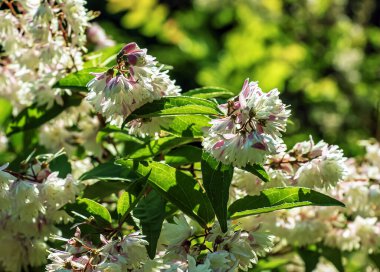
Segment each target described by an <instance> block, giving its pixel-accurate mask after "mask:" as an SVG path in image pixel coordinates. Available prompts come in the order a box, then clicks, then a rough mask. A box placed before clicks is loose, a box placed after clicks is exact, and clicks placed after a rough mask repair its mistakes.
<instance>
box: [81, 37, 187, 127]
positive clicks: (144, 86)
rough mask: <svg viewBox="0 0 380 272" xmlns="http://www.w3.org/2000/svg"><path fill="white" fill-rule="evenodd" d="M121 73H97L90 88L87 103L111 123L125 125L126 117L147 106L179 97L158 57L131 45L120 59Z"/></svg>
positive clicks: (120, 53)
mask: <svg viewBox="0 0 380 272" xmlns="http://www.w3.org/2000/svg"><path fill="white" fill-rule="evenodd" d="M116 61H117V63H118V65H117V67H116V68H117V70H118V72H117V74H116V76H115V77H114V71H113V69H109V70H108V71H107V72H104V73H98V74H95V76H96V77H95V78H94V79H92V80H91V81H90V82H89V83H88V84H87V87H88V89H89V90H90V92H89V93H88V95H87V100H88V101H89V102H90V103H91V104H92V105H94V107H95V110H96V111H97V112H100V113H101V114H102V115H104V117H106V120H107V122H111V124H115V125H121V124H122V122H123V121H124V119H125V118H126V117H128V116H129V115H130V114H131V113H132V112H133V111H134V110H136V109H137V108H140V107H141V106H142V105H144V104H146V103H150V102H152V101H153V100H157V99H160V98H161V97H162V96H165V95H178V93H179V90H180V89H179V88H178V87H177V86H175V82H174V81H172V80H170V78H169V76H168V75H167V71H162V67H157V62H156V61H155V60H154V57H152V56H150V55H148V54H147V50H146V49H140V48H139V47H138V46H137V44H136V43H129V44H127V45H126V46H124V48H123V49H122V50H121V51H120V52H119V54H118V56H117V60H116Z"/></svg>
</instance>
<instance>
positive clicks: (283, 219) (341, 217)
mask: <svg viewBox="0 0 380 272" xmlns="http://www.w3.org/2000/svg"><path fill="white" fill-rule="evenodd" d="M363 143H364V145H365V147H366V154H365V157H364V160H362V161H360V160H354V159H350V160H346V161H343V160H342V157H341V156H338V155H337V154H339V153H340V152H339V151H338V149H337V148H335V147H327V146H325V145H324V144H321V143H318V144H315V145H310V144H307V142H303V143H300V144H297V145H296V146H295V147H294V148H293V149H291V151H290V152H288V153H287V154H285V156H283V160H281V161H280V160H277V159H274V158H272V159H271V160H270V163H272V165H271V166H270V167H273V166H275V167H274V168H275V169H277V170H272V172H269V173H272V174H274V173H276V172H275V171H281V172H285V171H287V172H286V173H293V175H295V174H299V173H300V169H305V168H306V169H307V168H308V167H302V166H301V167H299V168H298V169H296V170H295V171H294V170H293V171H291V172H290V171H289V169H291V168H290V167H291V166H292V164H291V162H292V161H294V158H295V155H296V154H298V155H301V154H303V155H301V156H300V157H299V159H298V161H304V160H305V159H306V158H309V159H311V162H312V161H313V160H315V159H317V158H318V157H313V156H312V155H310V154H309V153H311V154H315V152H317V154H318V153H319V154H324V152H322V153H321V152H320V151H318V150H322V151H323V150H324V151H327V150H331V151H332V152H333V156H327V154H326V153H325V154H324V156H325V157H324V159H331V158H334V159H337V161H336V162H329V163H328V165H329V164H332V165H335V167H334V168H330V167H327V168H324V167H323V165H324V163H322V161H319V160H318V163H319V167H318V169H319V170H320V171H321V172H322V171H327V172H328V173H329V171H333V173H332V174H330V175H322V174H320V173H321V172H314V175H313V176H312V175H311V174H310V177H313V178H315V179H317V182H316V183H306V184H303V185H306V186H310V187H312V188H323V190H324V192H326V193H328V194H330V195H331V196H333V197H335V198H337V199H339V200H340V201H342V202H344V203H345V205H346V207H344V208H336V207H302V208H296V209H291V210H282V211H276V212H274V213H268V214H262V215H260V216H259V217H255V218H254V217H250V218H244V219H240V223H241V224H242V226H243V227H245V226H249V225H252V224H261V226H262V229H264V230H267V231H270V232H271V233H273V234H274V235H276V236H277V237H278V238H279V239H281V240H282V241H283V242H284V243H285V244H290V245H296V246H307V245H310V244H314V243H323V244H324V245H326V246H328V247H332V248H337V249H339V250H340V251H354V250H361V251H362V250H363V251H364V252H368V253H377V252H379V249H380V238H379V237H380V221H379V219H378V217H379V216H380V200H379V199H380V198H379V196H380V176H379V175H378V173H380V164H379V161H380V160H379V158H380V155H379V154H380V145H379V144H378V143H376V142H369V141H366V142H363ZM312 146H314V148H311V147H312ZM323 146H325V147H323ZM302 150H303V151H302ZM307 150H310V151H309V152H307ZM307 154H308V155H307ZM292 156H293V157H292ZM309 159H308V160H309ZM305 162H306V160H305V161H304V163H305ZM273 163H274V164H275V165H273ZM308 163H309V162H308ZM321 165H322V166H321ZM280 166H281V167H280ZM292 167H293V166H292ZM343 168H344V171H343V170H342V169H343ZM280 169H282V170H280ZM323 169H324V170H323ZM304 171H305V170H304ZM307 171H309V170H307ZM343 172H344V173H345V176H344V177H342V176H340V179H341V181H340V182H338V183H337V184H336V182H335V181H336V173H343ZM277 173H278V172H277ZM235 174H236V173H235ZM289 177H290V178H289ZM319 177H321V179H322V182H320V181H318V178H319ZM325 177H330V178H327V179H326V178H325ZM234 179H235V181H233V182H235V187H236V188H237V190H238V191H237V192H235V193H233V192H232V194H233V195H234V194H240V195H241V194H244V193H245V194H246V193H249V194H257V193H258V192H259V191H261V190H262V189H265V188H266V186H269V187H272V186H271V185H270V183H271V182H272V181H269V182H268V183H266V184H265V185H264V184H263V183H262V182H261V181H259V180H257V179H256V178H254V177H253V175H252V174H249V173H247V172H243V171H241V170H240V171H239V172H238V174H237V175H236V177H234ZM236 181H238V182H236ZM255 181H256V182H257V183H255ZM297 181H298V180H297V179H292V178H291V175H289V174H288V175H287V177H285V178H283V179H282V182H283V184H284V185H286V186H289V185H294V184H295V185H297ZM249 182H251V185H250V187H247V189H248V190H247V191H246V190H245V189H244V188H245V185H246V184H248V183H249ZM325 182H328V183H331V184H332V185H334V186H325V185H324V183H325ZM254 185H257V186H254ZM232 191H236V189H232Z"/></svg>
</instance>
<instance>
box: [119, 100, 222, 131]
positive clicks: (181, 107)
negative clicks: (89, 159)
mask: <svg viewBox="0 0 380 272" xmlns="http://www.w3.org/2000/svg"><path fill="white" fill-rule="evenodd" d="M219 114H221V112H220V110H219V108H218V105H217V104H216V103H215V102H213V101H209V100H205V99H201V98H196V97H187V96H172V97H170V96H168V97H163V98H161V99H160V100H155V101H153V102H152V103H148V104H145V105H144V106H142V107H141V108H138V109H137V110H135V111H134V112H133V113H132V114H131V115H129V116H128V118H127V119H126V120H125V121H124V124H123V126H124V125H125V124H126V123H127V122H129V121H131V120H134V119H136V118H149V117H157V116H177V115H219Z"/></svg>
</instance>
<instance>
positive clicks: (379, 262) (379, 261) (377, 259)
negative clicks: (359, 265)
mask: <svg viewBox="0 0 380 272" xmlns="http://www.w3.org/2000/svg"><path fill="white" fill-rule="evenodd" d="M368 256H369V258H370V259H371V261H372V262H373V263H374V264H375V265H376V267H377V268H378V269H380V253H376V254H369V255H368Z"/></svg>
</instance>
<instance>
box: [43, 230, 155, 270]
mask: <svg viewBox="0 0 380 272" xmlns="http://www.w3.org/2000/svg"><path fill="white" fill-rule="evenodd" d="M143 238H144V236H142V235H139V234H138V233H131V234H129V235H126V236H124V237H122V238H119V239H106V238H105V237H104V236H103V235H100V241H101V245H100V246H98V247H97V246H96V245H94V244H93V243H92V242H91V241H87V240H85V239H82V238H81V231H80V229H79V228H77V230H76V232H75V235H74V237H72V238H70V239H64V238H60V237H56V239H59V240H63V241H65V242H66V243H65V246H64V250H57V249H50V254H49V256H48V259H50V260H51V263H50V264H49V265H47V266H46V271H49V272H53V271H78V272H79V271H83V272H85V271H86V272H90V271H120V272H121V271H137V270H136V269H139V268H141V267H142V264H143V263H144V262H147V261H148V254H147V251H146V248H145V246H146V245H147V244H148V242H147V241H145V240H144V239H143Z"/></svg>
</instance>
